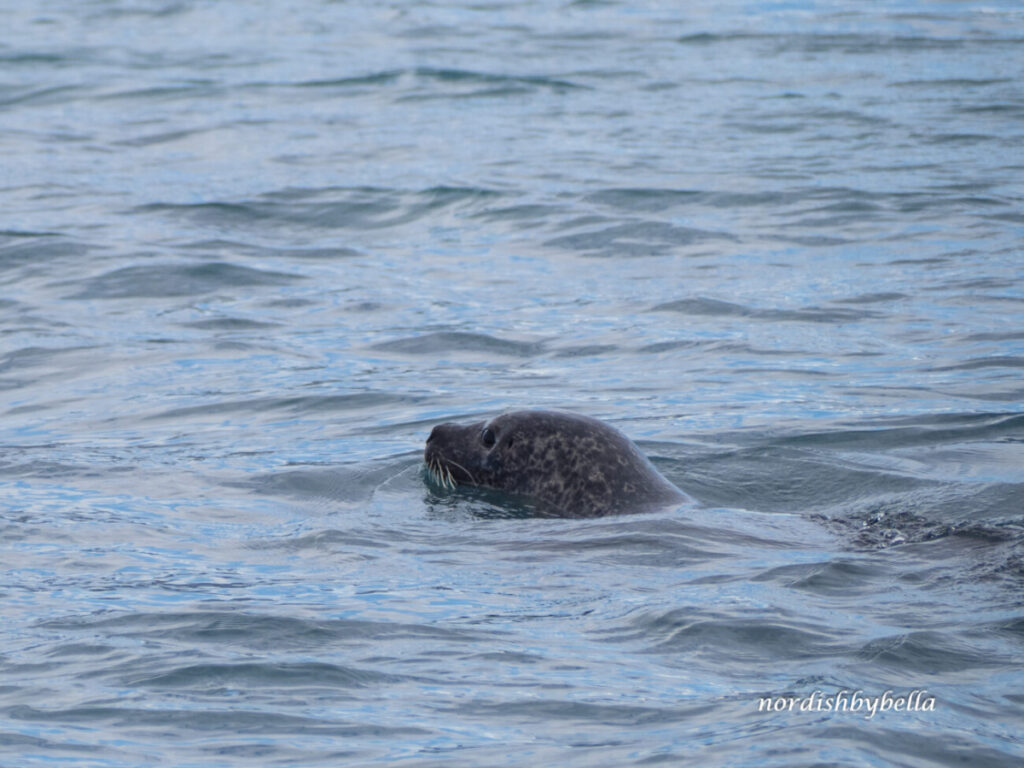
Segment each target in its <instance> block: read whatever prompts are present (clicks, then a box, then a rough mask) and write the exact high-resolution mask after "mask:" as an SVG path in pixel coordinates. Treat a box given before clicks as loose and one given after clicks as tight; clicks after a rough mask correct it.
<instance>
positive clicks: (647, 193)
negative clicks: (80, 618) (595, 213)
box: [583, 187, 707, 213]
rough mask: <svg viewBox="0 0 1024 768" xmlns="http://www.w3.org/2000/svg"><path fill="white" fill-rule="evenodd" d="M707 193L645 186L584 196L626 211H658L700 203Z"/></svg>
mask: <svg viewBox="0 0 1024 768" xmlns="http://www.w3.org/2000/svg"><path fill="white" fill-rule="evenodd" d="M706 198H707V194H706V193H703V192H700V191H697V190H681V189H680V190H677V189H649V188H644V187H637V188H632V189H631V188H628V187H627V188H621V189H602V190H599V191H597V192H591V193H589V194H587V195H585V196H584V197H583V200H584V201H585V202H588V203H596V204H598V205H605V206H608V207H610V208H615V209H618V210H625V211H642V212H646V213H657V212H661V211H667V210H671V209H673V208H678V207H681V206H689V205H693V204H694V203H699V202H702V201H704V200H705V199H706Z"/></svg>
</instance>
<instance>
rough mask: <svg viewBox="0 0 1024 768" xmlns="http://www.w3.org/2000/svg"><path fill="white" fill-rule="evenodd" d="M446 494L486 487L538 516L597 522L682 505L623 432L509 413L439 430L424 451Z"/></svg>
mask: <svg viewBox="0 0 1024 768" xmlns="http://www.w3.org/2000/svg"><path fill="white" fill-rule="evenodd" d="M423 458H424V461H425V462H426V465H427V470H428V472H429V474H430V476H431V478H432V479H433V480H434V481H435V482H436V483H437V484H439V485H441V486H443V487H445V488H455V487H456V486H458V485H465V486H474V487H478V488H493V489H496V490H499V491H504V492H506V493H510V494H515V495H517V496H521V497H525V498H526V499H527V500H528V501H530V502H532V504H533V505H534V506H535V507H536V509H537V511H538V512H539V513H540V514H542V515H545V516H554V517H600V516H603V515H617V514H624V513H627V512H645V511H652V510H655V509H659V508H663V507H667V506H672V505H675V504H679V503H681V502H683V501H686V498H687V497H686V495H685V494H684V493H683V492H682V491H680V490H679V489H678V488H676V487H675V486H674V485H673V484H672V483H670V482H669V481H668V480H666V479H665V478H664V477H663V476H662V475H661V474H660V473H659V472H658V470H657V469H655V468H654V465H653V464H651V462H650V461H649V460H648V459H647V457H646V456H644V454H643V453H641V451H640V449H639V448H637V447H636V445H634V444H633V442H632V441H631V440H630V439H629V438H628V437H626V436H625V435H624V434H622V432H620V431H619V430H617V429H615V427H612V426H609V425H608V424H605V423H604V422H601V421H598V420H597V419H592V418H589V417H587V416H579V415H576V414H573V413H562V412H559V411H512V412H509V413H503V414H502V415H500V416H496V417H495V418H493V419H491V420H490V421H479V422H476V423H474V424H465V425H460V424H439V425H437V426H436V427H434V429H433V430H432V431H431V433H430V436H429V437H428V438H427V446H426V449H425V450H424V453H423Z"/></svg>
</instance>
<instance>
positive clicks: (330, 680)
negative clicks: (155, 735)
mask: <svg viewBox="0 0 1024 768" xmlns="http://www.w3.org/2000/svg"><path fill="white" fill-rule="evenodd" d="M409 679H410V678H409V677H407V676H403V675H395V674H388V673H383V672H377V671H374V670H372V669H366V668H360V667H349V666H342V665H339V664H328V663H325V662H312V661H310V662H291V663H274V662H269V661H265V662H248V663H245V662H240V663H232V664H214V663H207V664H186V665H183V666H179V667H176V668H174V669H171V670H169V671H167V672H161V673H160V674H157V675H147V676H145V677H134V676H132V675H131V674H130V673H129V674H128V675H125V680H124V682H123V685H126V686H129V687H135V686H138V687H140V688H148V689H152V690H180V689H188V690H192V691H225V690H228V689H243V690H258V689H260V688H273V689H274V690H275V691H288V690H295V689H300V690H302V691H305V692H307V693H308V692H310V691H311V690H315V689H325V688H326V689H330V690H331V691H332V692H334V691H336V690H337V689H345V688H365V687H367V686H377V685H383V684H386V683H396V682H404V681H407V680H409Z"/></svg>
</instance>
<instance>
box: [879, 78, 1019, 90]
mask: <svg viewBox="0 0 1024 768" xmlns="http://www.w3.org/2000/svg"><path fill="white" fill-rule="evenodd" d="M1012 82H1013V81H1012V80H1011V79H1009V78H1003V77H989V78H983V77H978V78H970V77H945V78H921V79H918V80H899V81H896V82H893V83H889V84H888V87H890V88H914V89H918V88H936V89H939V90H943V91H944V90H946V89H948V88H965V89H968V90H971V89H974V88H986V87H988V86H990V85H1006V84H1008V83H1012Z"/></svg>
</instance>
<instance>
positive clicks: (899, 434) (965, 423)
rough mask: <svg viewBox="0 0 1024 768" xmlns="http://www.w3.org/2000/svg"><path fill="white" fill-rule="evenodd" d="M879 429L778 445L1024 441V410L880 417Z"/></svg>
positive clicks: (883, 446)
mask: <svg viewBox="0 0 1024 768" xmlns="http://www.w3.org/2000/svg"><path fill="white" fill-rule="evenodd" d="M875 423H876V424H878V425H879V427H877V428H867V429H833V430H829V431H827V432H807V433H804V434H800V435H791V436H788V437H780V438H777V439H776V440H775V441H773V442H774V444H775V445H778V446H792V447H798V448H799V447H808V448H810V447H814V448H843V449H850V448H863V449H867V450H869V451H872V452H877V451H882V450H891V449H893V448H907V447H911V446H921V445H927V446H938V445H944V444H950V443H967V442H979V441H992V440H1003V439H1008V438H1017V439H1021V440H1024V413H1014V412H996V413H959V414H936V415H928V416H915V417H910V418H906V419H902V420H898V421H896V422H895V425H894V426H888V427H886V426H882V425H885V424H887V423H888V424H894V422H893V421H891V420H890V421H888V422H886V421H883V420H877V421H876V422H875Z"/></svg>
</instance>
